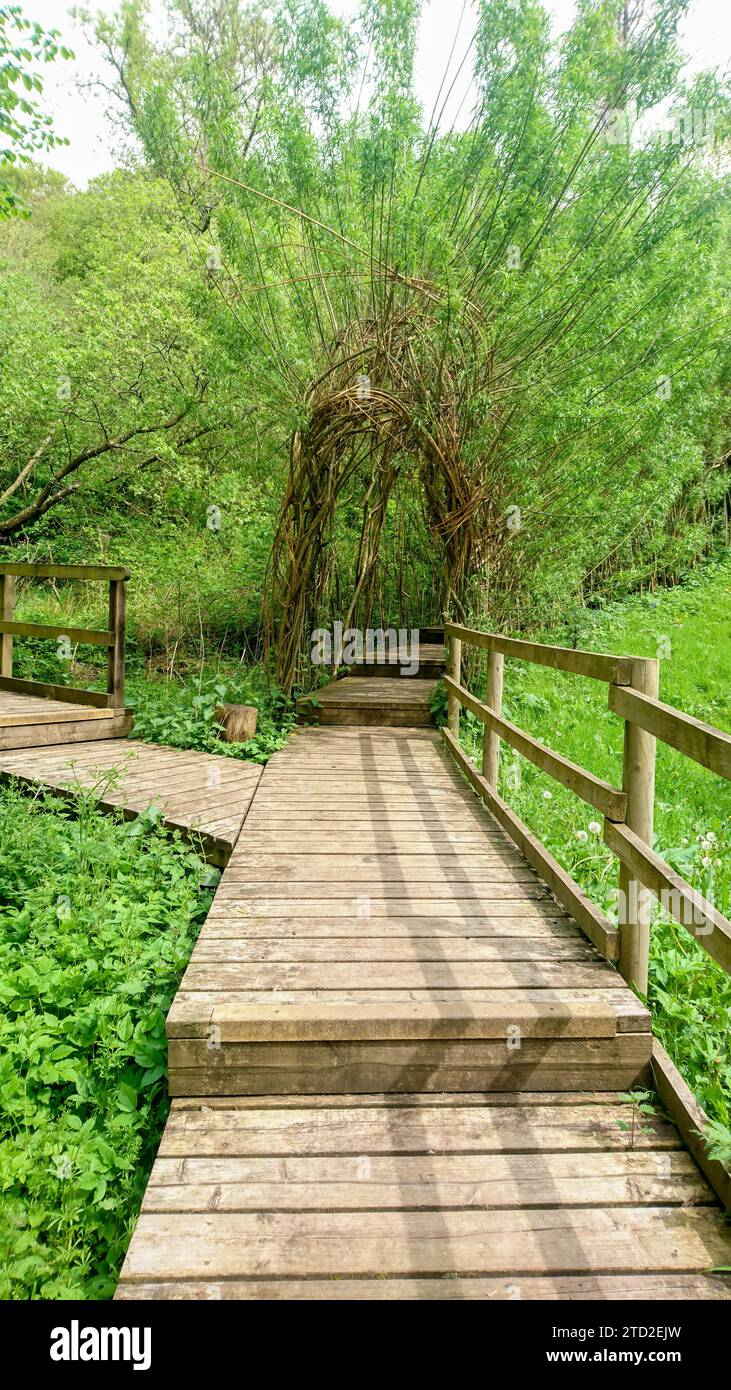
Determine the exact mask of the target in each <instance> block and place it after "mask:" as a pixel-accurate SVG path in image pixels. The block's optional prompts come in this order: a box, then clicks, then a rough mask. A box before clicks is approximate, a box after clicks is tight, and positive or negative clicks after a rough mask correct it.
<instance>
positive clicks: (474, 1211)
mask: <svg viewBox="0 0 731 1390" xmlns="http://www.w3.org/2000/svg"><path fill="white" fill-rule="evenodd" d="M730 1256H731V1240H730V1238H729V1232H728V1229H727V1227H726V1226H725V1223H724V1220H723V1217H722V1215H721V1213H720V1212H719V1211H718V1210H717V1209H716V1207H715V1206H714V1205H713V1195H712V1193H711V1191H710V1189H709V1188H708V1187H707V1185H706V1184H705V1182H704V1180H703V1178H702V1177H701V1175H700V1173H699V1171H698V1169H697V1168H696V1166H695V1163H694V1162H693V1159H692V1158H691V1157H690V1155H689V1154H687V1153H685V1152H684V1151H683V1149H682V1146H681V1143H680V1140H679V1137H678V1134H677V1131H676V1130H675V1128H674V1126H673V1125H671V1124H670V1123H668V1122H666V1121H665V1120H663V1119H660V1118H655V1117H648V1116H644V1115H641V1114H640V1113H639V1112H637V1111H636V1110H635V1108H634V1106H632V1105H630V1104H624V1103H622V1102H620V1101H618V1100H617V1099H616V1097H613V1096H607V1095H602V1094H598V1095H595V1094H579V1095H560V1096H551V1097H545V1096H541V1095H529V1094H525V1095H522V1096H520V1095H510V1096H491V1097H485V1096H481V1095H465V1096H450V1095H439V1096H434V1097H426V1096H418V1095H417V1096H411V1097H404V1098H401V1097H394V1096H371V1097H367V1098H366V1097H359V1096H344V1097H342V1099H341V1100H333V1098H332V1097H326V1096H313V1097H311V1098H303V1097H298V1098H297V1099H296V1100H294V1101H291V1102H289V1103H288V1102H287V1101H286V1100H283V1099H282V1098H281V1097H269V1098H267V1100H266V1101H254V1102H247V1101H245V1100H243V1099H240V1100H226V1101H224V1102H219V1103H218V1104H215V1103H214V1104H213V1105H211V1104H208V1103H206V1101H205V1100H202V1099H196V1100H191V1101H189V1102H180V1101H178V1102H174V1103H173V1107H172V1111H171V1114H170V1118H169V1120H168V1123H167V1126H166V1129H165V1134H164V1136H163V1140H162V1143H161V1146H160V1151H159V1154H158V1157H157V1160H156V1162H155V1165H154V1168H153V1170H152V1175H151V1178H150V1182H149V1185H148V1188H147V1192H146V1194H145V1198H144V1202H143V1207H142V1213H141V1215H140V1218H139V1221H138V1223H137V1229H136V1231H135V1234H134V1236H133V1238H132V1243H131V1245H130V1247H129V1251H128V1253H127V1258H126V1260H125V1263H124V1268H123V1270H122V1275H121V1280H120V1284H119V1289H118V1291H117V1295H116V1296H117V1298H118V1299H122V1300H124V1299H136V1298H143V1299H194V1298H204V1299H225V1298H229V1299H310V1300H312V1299H328V1300H329V1299H336V1300H338V1299H344V1298H348V1299H388V1300H402V1299H419V1300H421V1299H425V1300H433V1299H450V1300H451V1299H498V1300H500V1299H511V1300H512V1299H593V1300H598V1299H624V1300H634V1299H647V1300H650V1299H652V1300H655V1299H676V1300H682V1299H722V1298H728V1297H729V1294H730V1293H731V1286H730V1285H729V1282H728V1280H724V1278H723V1277H722V1276H714V1275H713V1274H712V1273H710V1272H709V1271H711V1270H712V1269H713V1268H714V1266H717V1265H723V1264H728V1263H729V1257H730Z"/></svg>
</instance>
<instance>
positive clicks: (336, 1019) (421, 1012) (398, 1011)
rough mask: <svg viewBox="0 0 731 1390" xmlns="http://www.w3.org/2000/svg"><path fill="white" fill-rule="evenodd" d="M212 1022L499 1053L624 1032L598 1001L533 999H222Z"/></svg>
mask: <svg viewBox="0 0 731 1390" xmlns="http://www.w3.org/2000/svg"><path fill="white" fill-rule="evenodd" d="M210 1021H211V1023H213V1024H216V1025H217V1026H218V1039H219V1041H220V1042H221V1043H249V1042H256V1043H262V1042H267V1043H269V1042H292V1041H293V1042H300V1041H302V1042H305V1041H307V1042H309V1041H314V1042H322V1041H328V1042H330V1041H346V1042H352V1041H359V1040H364V1041H368V1042H373V1041H376V1042H381V1041H394V1040H397V1041H399V1040H409V1039H418V1040H421V1039H424V1038H426V1039H428V1040H429V1041H432V1040H434V1039H441V1038H447V1039H451V1040H458V1041H466V1040H468V1039H474V1038H479V1039H482V1038H490V1039H497V1040H498V1041H499V1049H498V1052H497V1054H496V1055H498V1056H502V1055H503V1049H504V1048H505V1046H506V1040H507V1039H512V1040H513V1041H514V1043H515V1049H514V1050H515V1051H519V1050H520V1047H521V1045H522V1041H523V1040H524V1039H526V1040H527V1039H535V1038H538V1039H541V1040H545V1039H546V1038H553V1039H557V1040H559V1041H561V1042H564V1041H566V1040H568V1039H571V1038H614V1037H615V1036H616V1033H617V1022H616V1016H615V1014H614V1012H613V1011H612V1009H611V1006H610V1005H609V1004H608V1003H594V1001H590V1002H589V1003H579V1004H569V1005H566V1006H564V1005H561V1004H556V1003H541V1002H538V1003H535V1004H526V1006H525V1008H522V1007H521V1010H520V1018H519V1019H518V1017H517V1011H516V1009H515V1008H514V1007H512V1008H511V1007H510V1006H506V1005H502V1004H481V1003H476V1004H475V1003H469V1004H466V1003H464V1002H461V1001H460V1000H456V1001H449V1002H447V1003H432V1002H431V1001H424V1002H415V1001H410V1002H408V1003H398V1004H390V1003H382V1002H378V1003H370V1002H368V1001H364V1002H362V1003H357V1004H339V1005H336V1006H335V1007H334V1008H333V1009H332V1010H328V1011H327V1012H325V1011H324V1010H323V1008H322V1006H321V1005H320V1004H297V1005H283V1004H278V1003H274V1002H267V1003H262V1004H251V1005H248V1006H247V1007H245V1008H242V1007H240V1006H239V1005H225V1004H221V1005H216V1006H215V1007H214V1009H213V1012H212V1014H211V1019H210ZM511 1045H512V1043H511ZM171 1046H172V1043H171ZM227 1051H228V1049H227ZM195 1055H196V1057H197V1055H198V1054H195ZM175 1057H176V1063H175V1064H176V1065H178V1066H181V1065H196V1061H195V1060H191V1061H189V1062H185V1061H184V1060H183V1059H182V1054H180V1053H176V1054H175ZM171 1061H172V1059H171Z"/></svg>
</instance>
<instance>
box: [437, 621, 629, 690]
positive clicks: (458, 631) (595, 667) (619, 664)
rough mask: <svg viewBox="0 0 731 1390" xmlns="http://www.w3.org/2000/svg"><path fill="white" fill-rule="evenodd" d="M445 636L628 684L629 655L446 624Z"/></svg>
mask: <svg viewBox="0 0 731 1390" xmlns="http://www.w3.org/2000/svg"><path fill="white" fill-rule="evenodd" d="M444 632H445V635H447V636H449V635H450V634H451V635H453V636H454V637H457V638H459V639H461V641H463V642H466V643H468V644H469V645H471V646H473V647H482V648H483V649H485V650H486V651H490V652H498V653H499V654H500V655H501V656H510V657H515V658H517V659H518V660H519V661H530V662H532V663H533V664H534V665H537V666H549V667H550V668H551V669H552V670H554V671H569V672H571V673H572V674H573V675H575V676H588V677H589V678H590V679H591V680H599V681H610V682H612V683H613V684H615V685H628V684H629V682H630V679H631V675H632V657H631V656H612V655H611V654H609V653H606V652H587V651H581V650H575V649H574V648H573V647H554V646H550V645H548V644H546V643H542V642H527V641H523V640H522V639H520V638H516V637H501V636H500V634H499V633H497V632H478V631H477V629H476V628H471V627H461V626H460V625H459V624H458V623H448V624H447V625H446V627H445V629H444Z"/></svg>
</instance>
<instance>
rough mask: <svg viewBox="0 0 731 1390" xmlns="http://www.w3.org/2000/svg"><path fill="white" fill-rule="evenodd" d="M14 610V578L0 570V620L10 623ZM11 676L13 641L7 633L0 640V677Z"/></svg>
mask: <svg viewBox="0 0 731 1390" xmlns="http://www.w3.org/2000/svg"><path fill="white" fill-rule="evenodd" d="M14 610H15V576H14V575H10V574H4V573H3V571H2V569H1V568H0V618H2V619H3V622H11V621H12V617H13V612H14ZM12 674H13V639H12V637H10V636H9V635H8V634H7V633H5V634H3V636H2V638H1V639H0V677H11V676H12Z"/></svg>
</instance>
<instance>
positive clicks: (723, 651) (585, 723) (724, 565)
mask: <svg viewBox="0 0 731 1390" xmlns="http://www.w3.org/2000/svg"><path fill="white" fill-rule="evenodd" d="M484 626H488V624H487V623H485V624H484ZM543 640H547V641H553V642H559V643H562V644H564V645H572V646H579V647H587V648H590V649H592V650H595V651H607V652H613V653H616V654H628V655H637V656H659V657H660V659H661V673H660V695H661V698H662V699H663V700H664V701H666V702H667V703H668V704H671V705H676V706H677V707H678V708H679V709H681V710H683V711H684V712H686V713H688V714H692V715H694V716H695V717H696V718H700V719H703V720H706V721H707V722H708V723H711V724H715V725H716V726H717V727H720V728H722V729H724V730H729V729H730V728H731V693H730V692H731V558H726V559H724V560H723V561H721V562H719V563H717V564H716V565H714V566H713V567H711V568H710V569H708V570H706V571H705V572H704V573H703V574H702V575H700V574H699V576H698V577H697V578H694V579H691V580H689V581H688V582H687V583H685V584H683V585H682V586H678V587H676V588H674V589H672V590H668V591H666V592H664V593H660V594H657V595H645V596H642V597H638V598H635V599H632V600H630V601H627V602H626V603H617V604H612V605H608V606H607V607H606V608H605V609H604V610H602V611H593V612H591V613H586V614H585V615H584V616H583V618H582V620H581V621H580V622H578V623H577V624H576V625H575V626H574V628H573V629H572V631H571V632H569V633H567V632H566V631H563V632H552V633H547V634H544V635H543ZM471 684H472V688H473V689H475V690H479V688H480V676H479V674H477V673H475V675H474V678H473V680H472V681H471ZM503 708H504V713H505V715H506V717H507V718H508V719H511V720H513V722H514V723H516V724H519V725H520V726H521V728H523V729H525V730H527V732H528V733H531V734H533V735H534V736H535V737H536V738H538V739H540V740H541V741H542V742H544V743H547V744H548V745H549V746H551V747H552V748H555V749H556V750H557V751H559V752H561V753H563V754H565V755H566V756H567V757H569V758H571V759H572V760H573V761H574V762H577V763H579V764H581V765H582V766H584V767H587V768H589V769H590V770H591V771H592V772H594V773H596V774H597V775H599V776H601V777H604V778H606V779H607V780H608V781H611V782H613V783H614V784H615V785H621V767H622V738H623V734H622V722H621V721H620V720H619V719H617V718H616V716H615V715H613V714H610V713H609V711H608V709H607V697H606V687H605V686H604V685H603V684H600V683H599V682H595V681H590V680H587V679H583V678H580V677H576V676H572V675H568V674H565V673H560V672H553V671H549V670H547V669H545V668H542V667H536V666H530V665H528V664H527V663H522V662H511V661H509V662H507V663H506V674H505V694H504V706H503ZM461 739H462V742H463V744H464V746H465V747H466V748H467V750H468V751H469V752H470V753H471V754H472V756H473V757H474V756H477V757H478V758H479V753H480V748H481V739H482V727H481V726H480V725H478V723H477V721H476V720H475V719H474V718H473V716H471V715H469V714H463V715H462V725H461ZM500 790H501V792H502V794H503V796H504V797H505V799H506V800H507V801H508V802H509V803H510V805H511V806H512V807H513V808H514V809H515V810H516V811H517V812H518V814H519V815H520V816H521V817H522V819H523V820H525V821H526V822H527V824H528V825H529V826H530V827H531V828H532V829H533V830H534V831H535V833H536V834H537V835H538V836H539V837H540V839H541V840H542V841H543V843H544V844H545V845H547V847H548V848H549V849H550V850H551V852H552V854H554V856H555V857H556V859H558V861H559V862H560V863H561V864H562V865H563V866H564V867H565V868H566V869H567V870H569V872H570V873H571V874H572V875H573V877H574V878H575V879H576V880H577V881H578V882H579V883H580V884H581V885H582V887H583V888H584V889H585V891H586V892H587V893H588V895H589V896H590V897H591V898H592V899H593V900H594V901H595V902H596V903H597V904H598V905H599V906H600V907H601V908H602V909H603V910H604V911H605V912H607V913H608V914H609V915H610V916H613V917H615V918H616V888H617V882H618V865H617V861H616V859H615V858H614V856H613V855H612V854H611V853H610V852H609V850H607V849H606V847H605V846H604V844H603V842H602V838H601V834H600V829H601V827H600V824H599V820H600V818H599V817H597V815H596V813H595V812H593V811H592V809H591V808H590V807H586V806H585V805H584V804H583V803H582V802H580V801H579V800H578V799H577V798H576V797H575V796H573V795H572V794H571V793H570V792H569V791H567V790H566V789H565V788H563V787H560V786H559V785H558V784H557V783H555V782H554V781H553V780H552V779H551V778H549V777H547V776H546V775H545V774H543V773H541V772H540V771H539V770H538V769H537V768H535V767H533V766H532V765H531V764H530V763H528V762H526V761H525V759H523V758H521V757H520V756H519V755H517V754H515V755H514V754H513V753H512V752H511V750H509V749H508V748H506V747H503V752H502V757H501V771H500ZM730 824H731V784H729V783H728V782H725V781H723V780H722V779H720V778H718V777H715V776H714V775H713V774H711V773H710V772H707V771H706V770H705V769H704V768H702V767H700V766H699V765H698V764H696V763H694V762H692V761H691V760H690V759H688V758H685V757H683V756H682V755H681V754H680V753H676V752H675V751H674V750H673V749H670V748H667V747H665V746H664V745H661V744H659V745H658V757H657V780H656V799H655V848H656V849H657V851H658V852H659V853H660V854H661V855H662V856H663V858H665V859H667V860H668V862H669V863H670V864H671V865H672V866H673V867H674V868H676V869H677V870H678V871H679V872H680V873H681V874H682V875H683V877H684V878H686V879H688V881H689V882H690V883H691V884H692V885H693V886H694V887H695V888H697V889H699V890H700V891H701V892H702V893H703V894H704V895H705V896H707V897H711V898H712V899H713V901H714V902H715V904H716V906H717V907H718V908H720V910H721V911H722V912H723V913H725V914H726V915H729V913H731V853H730V850H731V839H730V835H729V825H730ZM651 940H652V949H651V966H650V970H651V975H650V987H649V996H650V1001H651V1004H652V1007H653V1011H654V1015H655V1029H656V1032H657V1033H658V1034H659V1036H660V1037H661V1038H662V1040H663V1042H664V1043H665V1046H666V1047H667V1049H668V1052H669V1053H670V1055H671V1056H672V1057H673V1059H674V1061H675V1062H676V1064H677V1066H678V1067H679V1069H680V1070H681V1072H682V1073H683V1075H684V1076H685V1077H686V1079H687V1080H688V1082H689V1083H690V1085H691V1086H692V1087H693V1089H694V1091H695V1093H696V1095H697V1096H698V1098H699V1100H700V1101H701V1103H702V1104H703V1105H704V1107H705V1108H706V1109H707V1111H708V1113H709V1115H710V1116H711V1117H712V1118H713V1119H714V1120H715V1121H716V1122H717V1123H718V1124H720V1125H721V1126H726V1127H727V1128H728V1127H731V1061H730V1059H729V1054H728V1028H729V1019H730V1018H731V978H729V976H728V975H727V974H726V973H725V972H724V971H723V970H721V969H720V968H719V967H717V966H716V965H715V964H714V963H713V961H712V960H711V959H710V957H709V956H707V955H706V954H705V952H704V951H703V950H702V948H701V947H699V946H698V945H697V944H696V943H695V942H694V941H693V940H692V939H691V937H690V936H689V935H688V934H687V933H686V932H685V930H684V929H683V928H682V927H680V926H677V925H675V924H674V923H673V922H671V921H670V920H669V919H667V918H663V916H662V915H661V914H660V913H659V912H658V913H657V915H656V921H655V923H654V925H653V930H652V938H651Z"/></svg>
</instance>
